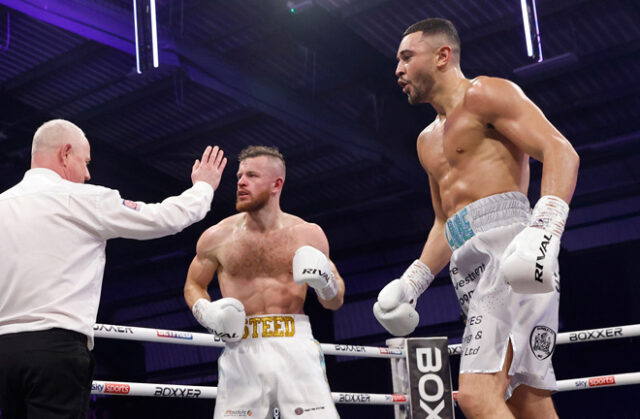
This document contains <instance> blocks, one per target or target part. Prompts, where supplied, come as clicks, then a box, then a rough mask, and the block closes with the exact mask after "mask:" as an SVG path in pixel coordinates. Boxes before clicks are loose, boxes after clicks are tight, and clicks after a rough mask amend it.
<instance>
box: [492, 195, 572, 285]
mask: <svg viewBox="0 0 640 419" xmlns="http://www.w3.org/2000/svg"><path fill="white" fill-rule="evenodd" d="M568 215H569V205H567V203H566V202H565V201H563V200H562V199H560V198H558V197H557V196H553V195H545V196H543V197H542V198H540V199H539V200H538V202H537V203H536V206H535V207H534V208H533V213H532V214H531V223H530V224H529V226H528V227H526V228H525V229H524V230H522V231H521V232H520V233H518V235H516V237H514V239H513V240H512V241H511V243H509V245H508V246H507V248H506V249H505V251H504V253H503V254H502V267H501V269H502V274H503V276H504V280H505V281H506V282H507V284H509V285H511V288H512V289H513V290H514V291H515V292H519V293H522V294H539V293H547V292H552V291H553V290H554V289H555V285H556V284H555V283H554V274H555V273H557V272H558V254H559V253H560V237H562V233H563V232H564V225H565V223H566V221H567V217H568Z"/></svg>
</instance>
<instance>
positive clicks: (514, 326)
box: [445, 192, 560, 398]
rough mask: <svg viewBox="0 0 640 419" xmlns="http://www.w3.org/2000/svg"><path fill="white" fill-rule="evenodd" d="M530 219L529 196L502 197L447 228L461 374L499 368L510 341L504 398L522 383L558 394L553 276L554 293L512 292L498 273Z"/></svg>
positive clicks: (464, 212)
mask: <svg viewBox="0 0 640 419" xmlns="http://www.w3.org/2000/svg"><path fill="white" fill-rule="evenodd" d="M530 216H531V207H530V205H529V201H528V199H527V197H526V196H525V195H523V194H522V193H520V192H507V193H502V194H497V195H491V196H489V197H486V198H482V199H480V200H478V201H475V202H473V203H471V204H469V205H467V206H466V207H464V208H463V209H461V210H460V211H458V212H457V213H455V214H454V215H453V216H451V217H450V218H449V219H448V220H447V222H446V226H445V234H446V237H447V241H448V242H449V246H450V247H451V249H452V250H453V254H452V256H451V264H450V265H449V266H450V268H449V269H450V274H451V280H452V281H453V286H454V288H455V290H456V294H457V296H458V299H459V302H460V306H461V307H462V310H463V312H464V313H465V314H466V315H467V322H466V326H465V329H464V334H463V335H462V355H461V360H460V373H461V374H464V373H493V372H498V371H501V370H502V368H503V366H504V362H505V357H506V354H507V349H508V345H509V340H510V341H511V345H512V346H513V360H512V362H511V367H510V368H509V372H508V374H509V376H510V377H511V383H510V385H509V389H508V390H507V394H506V397H507V398H508V397H510V396H511V394H512V393H513V390H514V389H515V388H516V387H517V386H518V385H520V384H525V385H528V386H531V387H535V388H539V389H546V390H557V386H556V380H555V374H554V372H553V366H552V364H551V355H552V354H553V350H554V348H555V344H556V335H557V331H558V306H559V302H560V288H559V276H558V273H557V272H556V273H555V275H556V287H555V288H556V290H555V291H554V292H550V293H546V294H518V293H516V292H513V291H512V289H511V287H510V286H508V285H507V284H506V283H505V281H504V278H503V276H502V272H501V270H500V262H501V260H500V259H501V257H502V254H503V253H504V250H505V249H506V247H507V245H508V244H509V243H510V242H511V240H512V239H513V238H514V237H515V236H516V235H517V234H518V233H519V232H520V231H521V230H522V229H523V228H524V227H525V226H526V225H527V224H528V223H529V219H530Z"/></svg>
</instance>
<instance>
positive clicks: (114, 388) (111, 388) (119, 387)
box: [104, 383, 131, 394]
mask: <svg viewBox="0 0 640 419" xmlns="http://www.w3.org/2000/svg"><path fill="white" fill-rule="evenodd" d="M130 391H131V387H130V386H129V384H119V383H105V384H104V392H105V394H129V392H130Z"/></svg>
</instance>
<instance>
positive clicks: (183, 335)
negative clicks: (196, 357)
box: [156, 329, 193, 340]
mask: <svg viewBox="0 0 640 419" xmlns="http://www.w3.org/2000/svg"><path fill="white" fill-rule="evenodd" d="M156 335H158V337H159V338H169V339H184V340H193V334H192V333H189V332H176V331H175V330H157V329H156Z"/></svg>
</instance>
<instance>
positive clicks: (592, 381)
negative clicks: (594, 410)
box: [589, 375, 616, 387]
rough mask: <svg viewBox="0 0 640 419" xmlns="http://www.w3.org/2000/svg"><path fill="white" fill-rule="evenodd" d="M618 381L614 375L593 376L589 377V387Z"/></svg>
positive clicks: (612, 383) (609, 384)
mask: <svg viewBox="0 0 640 419" xmlns="http://www.w3.org/2000/svg"><path fill="white" fill-rule="evenodd" d="M615 383H616V377H614V376H613V375H609V376H606V377H592V378H589V387H598V386H611V385H614V384H615Z"/></svg>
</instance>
